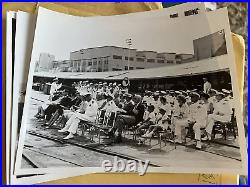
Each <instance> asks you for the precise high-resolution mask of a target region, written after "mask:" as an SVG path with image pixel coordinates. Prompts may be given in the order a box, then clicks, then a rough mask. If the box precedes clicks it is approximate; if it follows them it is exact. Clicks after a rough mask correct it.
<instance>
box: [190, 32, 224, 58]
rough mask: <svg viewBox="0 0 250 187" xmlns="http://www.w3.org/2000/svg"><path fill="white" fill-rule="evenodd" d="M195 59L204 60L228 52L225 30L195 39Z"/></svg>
mask: <svg viewBox="0 0 250 187" xmlns="http://www.w3.org/2000/svg"><path fill="white" fill-rule="evenodd" d="M193 45H194V57H195V60H202V59H206V58H211V57H214V56H219V55H223V54H226V53H227V47H226V40H225V34H224V31H223V30H222V31H218V32H216V33H213V34H210V35H208V36H205V37H202V38H199V39H196V40H194V41H193Z"/></svg>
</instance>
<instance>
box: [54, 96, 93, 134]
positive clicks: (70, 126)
mask: <svg viewBox="0 0 250 187" xmlns="http://www.w3.org/2000/svg"><path fill="white" fill-rule="evenodd" d="M84 95H85V96H86V98H85V99H86V102H87V106H86V110H85V112H84V113H79V112H76V113H75V114H74V115H72V116H71V117H70V119H69V120H68V121H67V123H66V126H65V127H64V128H63V129H61V130H59V131H58V132H69V135H68V136H66V137H65V138H64V139H70V138H73V137H74V134H75V133H76V131H77V129H78V124H79V122H80V121H81V120H82V121H84V122H94V121H95V119H96V116H97V111H98V105H97V103H96V101H95V100H93V99H92V97H91V94H90V93H85V94H84Z"/></svg>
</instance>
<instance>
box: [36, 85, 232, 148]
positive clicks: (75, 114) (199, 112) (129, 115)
mask: <svg viewBox="0 0 250 187" xmlns="http://www.w3.org/2000/svg"><path fill="white" fill-rule="evenodd" d="M73 85H74V87H75V88H76V90H77V93H76V94H70V93H68V92H67V91H66V90H64V91H63V92H62V93H61V95H60V97H59V98H55V99H52V100H51V101H49V102H47V103H45V104H43V105H42V106H40V107H39V109H38V113H37V114H36V117H37V118H44V117H47V118H46V119H47V122H46V123H45V124H44V125H45V126H47V128H50V127H51V126H52V125H53V124H54V123H63V121H65V122H64V123H65V126H64V127H63V128H62V129H61V130H59V132H61V133H66V134H67V136H66V137H65V138H64V139H70V138H73V137H74V134H76V132H77V129H78V125H79V122H80V121H82V122H83V123H84V122H92V123H94V122H95V119H96V117H97V114H98V111H101V110H105V111H106V115H109V114H110V113H111V112H114V111H115V112H117V118H116V121H115V123H114V125H113V127H111V128H110V130H109V135H110V136H114V135H116V137H115V140H116V142H121V141H122V138H121V133H122V131H123V130H124V129H125V128H130V127H132V128H134V129H136V130H137V131H138V132H139V133H141V135H142V137H151V136H152V135H153V134H154V133H155V132H157V131H159V130H161V131H162V130H165V131H169V132H173V133H174V134H175V137H176V142H178V143H182V141H183V138H184V137H185V131H184V129H185V127H190V128H192V129H193V131H194V133H195V140H196V142H197V143H196V147H197V148H198V149H200V148H201V139H202V135H201V134H202V133H201V128H205V130H206V133H207V136H206V137H207V138H208V139H209V140H210V139H211V136H212V129H213V126H214V124H215V122H230V120H231V115H232V109H233V95H232V91H229V90H226V89H222V90H221V91H218V90H215V89H212V88H210V89H209V90H206V91H207V93H204V91H201V92H199V91H198V90H196V89H194V90H185V91H184V90H164V91H163V90H162V91H155V92H152V91H149V90H146V91H145V93H143V94H141V95H139V94H133V95H132V94H130V93H128V90H127V89H126V88H125V89H124V88H123V87H122V86H121V85H120V84H117V83H116V82H113V83H107V82H99V83H92V82H89V81H83V82H82V81H80V82H78V83H76V82H75V83H74V84H73ZM57 92H58V91H57ZM53 95H55V93H52V96H53Z"/></svg>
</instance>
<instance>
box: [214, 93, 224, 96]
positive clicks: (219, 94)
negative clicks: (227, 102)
mask: <svg viewBox="0 0 250 187" xmlns="http://www.w3.org/2000/svg"><path fill="white" fill-rule="evenodd" d="M216 95H222V96H225V94H224V93H223V92H216Z"/></svg>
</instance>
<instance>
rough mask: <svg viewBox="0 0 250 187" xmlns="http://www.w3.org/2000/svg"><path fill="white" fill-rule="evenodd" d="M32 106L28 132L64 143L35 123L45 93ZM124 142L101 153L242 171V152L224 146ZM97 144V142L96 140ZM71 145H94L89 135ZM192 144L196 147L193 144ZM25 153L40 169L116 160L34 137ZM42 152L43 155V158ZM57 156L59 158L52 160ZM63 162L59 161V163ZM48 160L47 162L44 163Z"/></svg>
mask: <svg viewBox="0 0 250 187" xmlns="http://www.w3.org/2000/svg"><path fill="white" fill-rule="evenodd" d="M33 98H34V99H32V102H31V103H30V112H29V114H30V119H29V120H28V121H29V122H28V131H32V132H35V133H40V134H42V135H44V136H50V137H52V138H58V139H62V138H63V137H64V135H62V134H61V133H58V132H57V129H45V128H43V127H41V124H42V123H39V122H37V120H36V119H34V117H33V116H34V115H35V113H36V111H37V107H38V106H39V105H40V104H41V103H42V102H40V101H38V98H39V100H45V99H47V98H48V96H47V95H44V94H42V93H41V92H36V91H34V94H33ZM126 138H127V139H124V140H125V141H124V142H126V143H122V144H112V145H108V146H99V147H98V148H99V149H104V150H105V151H112V152H116V153H119V154H123V155H128V156H130V157H135V158H137V159H140V160H146V159H149V160H150V162H151V163H153V164H156V165H159V166H168V167H206V168H220V167H223V168H227V167H228V168H232V167H234V168H239V167H241V162H240V161H239V160H240V153H239V149H238V148H234V147H229V146H225V145H220V144H214V143H212V144H207V143H204V144H203V149H202V151H198V150H195V149H194V148H192V147H189V146H183V145H177V147H176V149H174V145H173V144H172V143H167V145H166V147H164V148H163V149H162V150H161V151H160V150H159V146H155V147H154V148H152V149H151V150H149V149H150V148H151V147H150V146H149V145H141V146H139V145H137V144H136V142H135V141H132V140H131V136H130V135H127V136H126ZM94 141H97V139H96V138H95V139H94ZM236 142H237V140H234V139H231V140H229V141H227V142H223V143H229V144H232V145H237V144H236ZM68 143H78V144H81V145H86V144H87V145H92V144H93V142H92V141H90V140H89V138H88V135H87V134H86V135H84V136H78V137H76V138H75V139H74V140H69V141H68ZM154 144H157V140H153V141H152V145H154ZM189 144H192V142H190V143H189ZM25 145H26V148H25V151H24V153H25V154H27V155H32V156H33V158H34V159H35V160H39V163H38V165H40V167H55V166H58V167H62V166H72V165H74V166H95V167H96V166H100V161H102V160H103V159H110V160H113V156H110V155H106V154H100V153H97V152H94V151H90V150H88V149H84V148H81V147H77V146H73V145H71V144H61V143H58V142H54V141H52V140H46V139H44V138H39V137H35V136H31V135H27V136H26V139H25ZM38 152H41V153H42V155H41V153H40V154H39V153H38ZM51 156H54V157H56V158H52V157H51ZM58 158H59V159H58ZM44 160H47V161H44ZM22 166H23V167H24V168H26V167H28V166H27V163H26V164H25V160H24V161H23V163H22Z"/></svg>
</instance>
